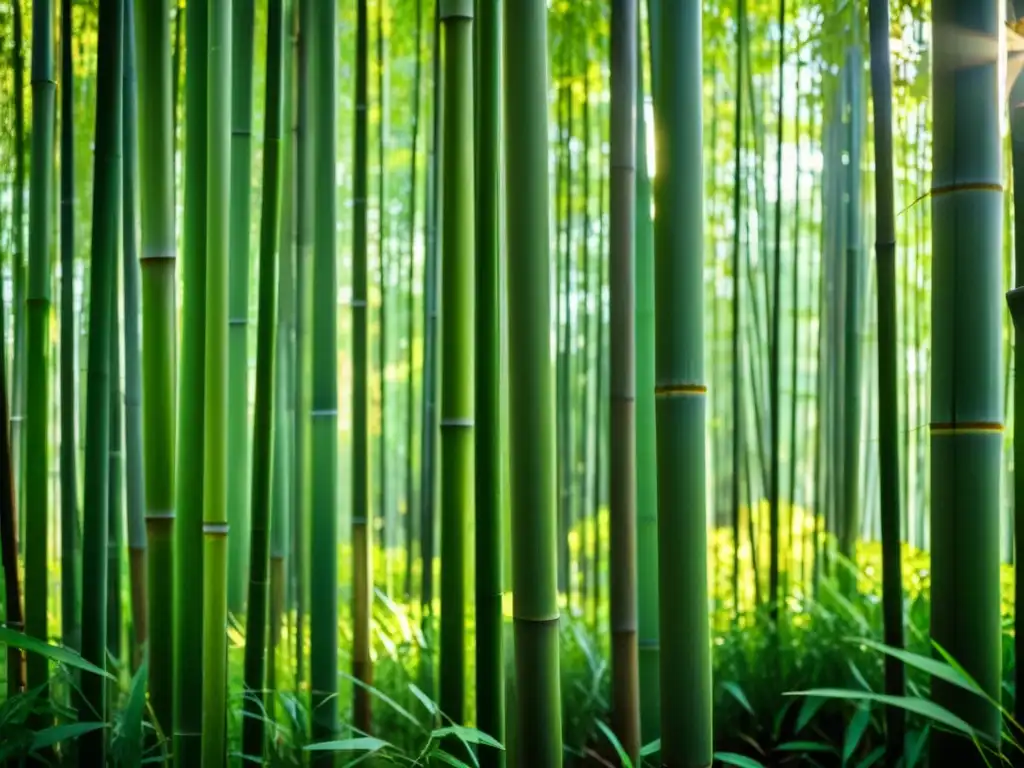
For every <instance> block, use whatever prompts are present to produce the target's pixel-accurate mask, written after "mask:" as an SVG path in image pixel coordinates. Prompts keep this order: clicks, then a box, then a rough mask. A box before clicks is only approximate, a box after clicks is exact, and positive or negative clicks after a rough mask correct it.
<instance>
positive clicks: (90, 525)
mask: <svg viewBox="0 0 1024 768" xmlns="http://www.w3.org/2000/svg"><path fill="white" fill-rule="evenodd" d="M123 20H124V3H123V0H103V2H101V3H100V18H99V43H98V45H99V47H98V50H99V64H98V66H99V71H98V73H97V88H96V143H95V146H96V149H95V154H94V157H95V171H94V174H93V229H92V263H91V265H90V273H91V274H90V284H89V288H90V294H91V295H90V296H89V379H88V383H87V390H86V391H87V395H86V397H87V400H86V404H87V409H86V417H85V418H86V426H85V430H86V432H85V449H86V450H85V497H84V503H83V508H84V513H85V520H84V528H83V534H82V546H83V551H82V576H83V582H82V656H83V657H84V658H85V659H86V660H87V661H90V662H92V663H93V664H95V665H96V666H98V667H101V668H103V667H105V666H106V663H107V523H108V517H107V514H108V510H107V497H108V492H109V488H108V481H109V475H108V473H107V461H108V458H109V457H108V446H109V442H110V377H111V375H112V372H111V370H110V346H109V345H110V337H111V335H112V334H113V333H115V332H116V329H115V328H114V327H113V325H114V322H113V318H114V317H115V313H114V307H113V304H114V293H113V284H114V283H115V282H116V281H115V279H114V276H115V274H116V270H117V261H116V257H117V241H118V223H119V220H118V213H119V209H120V206H119V193H120V189H121V185H120V180H121V179H120V177H121V158H120V146H119V144H120V138H121V137H120V133H121V126H120V121H121V90H122V83H121V68H122V64H123V61H122V42H123V29H122V23H123ZM106 692H107V681H106V680H105V679H104V678H102V677H100V676H99V675H83V676H82V685H81V702H80V703H79V706H78V711H79V712H88V713H89V715H88V717H92V718H95V719H96V720H98V721H103V720H105V718H106V712H107V706H106V703H107V702H106V699H107V696H106ZM78 750H79V754H82V755H89V757H90V759H91V760H94V761H95V762H96V764H97V765H103V764H104V760H105V755H106V733H105V731H104V730H98V731H91V732H89V733H87V734H85V735H84V736H83V737H82V739H81V740H80V741H79V744H78Z"/></svg>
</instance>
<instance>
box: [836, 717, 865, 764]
mask: <svg viewBox="0 0 1024 768" xmlns="http://www.w3.org/2000/svg"><path fill="white" fill-rule="evenodd" d="M870 722H871V710H870V709H869V708H868V706H866V705H861V706H860V707H858V708H857V714H856V715H854V716H853V719H852V720H850V725H849V726H848V727H847V729H846V734H845V736H844V737H843V765H846V764H847V763H848V762H849V761H850V758H851V757H853V753H854V752H856V751H857V747H858V746H860V740H861V739H862V738H863V736H864V731H865V730H867V727H868V724H869V723H870Z"/></svg>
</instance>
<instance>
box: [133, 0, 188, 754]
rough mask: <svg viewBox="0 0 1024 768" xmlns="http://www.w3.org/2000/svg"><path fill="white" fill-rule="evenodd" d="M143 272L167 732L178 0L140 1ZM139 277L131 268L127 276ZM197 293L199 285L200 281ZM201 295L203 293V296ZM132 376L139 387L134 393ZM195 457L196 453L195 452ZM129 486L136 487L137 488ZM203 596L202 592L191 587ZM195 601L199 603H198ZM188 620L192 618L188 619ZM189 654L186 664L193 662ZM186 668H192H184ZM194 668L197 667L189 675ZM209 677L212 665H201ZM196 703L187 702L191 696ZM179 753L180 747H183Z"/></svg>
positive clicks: (156, 701) (154, 625)
mask: <svg viewBox="0 0 1024 768" xmlns="http://www.w3.org/2000/svg"><path fill="white" fill-rule="evenodd" d="M136 9H137V10H138V23H137V26H136V34H137V43H138V44H137V46H136V49H135V50H136V57H137V62H136V69H137V72H138V113H137V114H138V119H139V131H138V142H139V148H138V152H139V189H140V195H139V222H140V225H141V232H140V238H141V239H140V244H141V247H140V251H139V275H140V281H141V296H142V342H141V349H142V362H141V365H142V374H141V375H142V423H143V427H142V439H143V441H144V442H143V445H142V455H143V467H142V475H143V477H144V478H145V480H144V492H143V494H144V510H145V526H146V544H147V548H148V553H147V554H148V562H147V563H146V571H147V573H146V581H147V591H148V598H149V601H148V608H147V610H148V614H149V618H148V630H149V646H148V647H149V660H150V665H149V693H150V701H151V703H152V706H153V711H154V713H155V715H156V718H157V721H158V722H159V724H160V727H161V729H162V730H163V732H164V733H165V734H172V733H174V730H173V727H174V718H173V712H174V704H173V702H174V680H175V674H174V671H175V659H176V658H178V657H176V655H175V647H174V645H175V637H176V632H177V631H178V627H177V626H176V625H175V622H174V597H175V590H176V589H177V588H179V587H180V586H182V584H184V585H185V586H186V587H187V586H192V585H193V582H191V581H185V580H183V579H179V577H178V576H177V575H176V574H175V568H174V546H173V545H174V537H175V533H176V529H175V525H174V520H175V509H176V503H177V502H176V499H175V488H174V480H175V457H174V449H175V427H176V424H175V412H176V408H175V405H176V397H175V368H176V360H175V357H176V347H177V330H178V322H177V274H176V272H177V246H176V241H175V232H174V128H173V123H172V115H171V106H172V104H171V68H170V59H171V28H170V15H169V3H168V0H150V1H149V2H144V3H137V8H136ZM128 279H129V277H128V276H127V275H126V277H125V281H126V283H127V281H128ZM190 290H195V289H194V288H190ZM200 295H201V294H200ZM131 389H132V388H131V384H130V378H129V393H131ZM188 456H189V459H190V460H193V461H194V460H196V457H195V456H194V455H191V454H188ZM129 493H131V491H130V490H129ZM189 594H191V595H194V594H196V593H195V592H194V591H193V592H191V593H189ZM189 605H191V603H189ZM180 620H181V621H182V622H184V621H186V617H185V616H180ZM187 660H188V659H187V657H181V658H180V659H179V661H180V662H181V663H182V664H184V663H185V662H187ZM183 669H184V667H183ZM188 674H191V672H189V673H188ZM199 674H202V670H201V669H200V670H199ZM186 701H187V699H186ZM175 753H176V754H179V755H180V753H178V752H177V749H175Z"/></svg>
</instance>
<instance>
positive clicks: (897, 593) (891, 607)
mask: <svg viewBox="0 0 1024 768" xmlns="http://www.w3.org/2000/svg"><path fill="white" fill-rule="evenodd" d="M868 17H869V21H870V25H871V33H870V36H871V94H872V98H873V99H874V108H875V109H874V114H875V121H874V123H875V207H876V212H875V220H876V225H875V231H876V235H875V240H876V242H875V259H876V274H877V279H878V294H877V302H878V309H877V312H878V436H879V446H878V450H879V475H880V483H879V489H880V492H881V521H882V610H883V621H884V626H883V629H884V632H885V644H886V645H888V646H890V647H893V648H902V647H903V576H902V573H901V551H900V451H899V428H900V427H899V424H900V421H899V394H898V390H897V385H898V379H899V374H898V370H899V369H898V368H897V345H898V337H897V330H896V211H895V205H896V203H895V199H894V193H893V152H892V145H893V140H892V75H891V73H890V71H889V4H888V2H887V0H871V2H870V5H869V6H868ZM904 678H905V672H904V669H903V664H902V662H901V661H900V660H899V659H897V658H895V657H894V656H891V655H889V654H886V657H885V692H886V694H888V695H889V696H903V694H904ZM904 723H905V719H904V713H903V710H902V709H900V708H899V707H887V708H886V721H885V726H886V734H885V736H886V749H887V760H888V762H889V764H890V765H896V762H897V761H898V759H899V757H900V755H901V754H902V753H903V734H904V731H905V725H904Z"/></svg>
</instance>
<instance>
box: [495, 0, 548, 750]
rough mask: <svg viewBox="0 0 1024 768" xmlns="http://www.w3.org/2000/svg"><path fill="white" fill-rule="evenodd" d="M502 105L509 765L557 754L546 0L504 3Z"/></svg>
mask: <svg viewBox="0 0 1024 768" xmlns="http://www.w3.org/2000/svg"><path fill="white" fill-rule="evenodd" d="M504 29H505V41H504V61H505V89H504V90H505V93H504V96H505V101H504V112H505V114H508V115H517V116H518V117H517V121H518V123H517V129H516V130H515V131H509V132H508V134H507V135H506V139H505V163H506V170H507V176H506V187H505V189H506V198H505V205H506V227H507V229H506V231H507V247H508V254H509V260H508V298H507V300H508V321H509V371H510V372H512V375H514V376H515V377H516V380H515V385H514V386H512V387H511V388H510V390H509V408H510V413H509V416H510V418H509V425H510V429H509V441H510V448H511V450H510V492H511V494H512V495H511V504H512V580H513V592H514V594H515V601H514V603H513V612H514V615H513V623H514V630H515V658H516V713H515V721H516V727H517V731H518V733H517V737H516V742H515V743H516V750H517V760H518V764H519V765H524V766H533V765H544V766H559V765H561V764H562V727H561V723H562V714H561V690H560V689H561V686H560V681H559V659H558V646H559V641H558V621H559V611H558V587H557V576H556V571H557V551H558V550H557V546H558V545H557V541H558V540H557V535H558V526H557V518H556V514H557V512H556V510H557V507H556V504H555V493H556V487H555V469H556V460H555V438H554V434H553V433H552V427H553V424H554V415H555V414H554V405H555V402H554V392H553V391H552V384H553V381H552V375H551V374H552V371H551V358H550V333H551V326H550V321H551V315H550V312H551V307H550V300H551V299H550V295H551V294H550V279H551V278H550V268H551V257H550V253H549V243H548V232H549V230H548V174H547V136H548V119H547V89H548V80H547V71H546V70H547V67H546V66H545V60H546V52H547V5H546V3H545V2H543V0H523V2H518V3H506V4H505V14H504Z"/></svg>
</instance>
